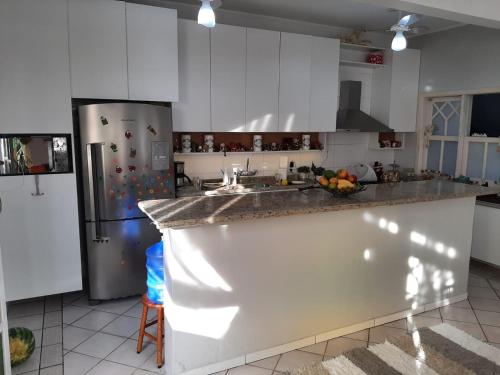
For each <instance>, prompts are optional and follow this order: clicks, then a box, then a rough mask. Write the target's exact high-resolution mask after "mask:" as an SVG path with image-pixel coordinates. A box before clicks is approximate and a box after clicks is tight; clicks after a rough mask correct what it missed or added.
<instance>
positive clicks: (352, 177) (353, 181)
mask: <svg viewBox="0 0 500 375" xmlns="http://www.w3.org/2000/svg"><path fill="white" fill-rule="evenodd" d="M347 179H348V180H349V182H350V183H352V184H354V185H356V183H357V182H358V176H356V175H353V174H352V175H350V176H349V177H348V178H347Z"/></svg>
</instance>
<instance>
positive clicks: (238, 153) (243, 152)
mask: <svg viewBox="0 0 500 375" xmlns="http://www.w3.org/2000/svg"><path fill="white" fill-rule="evenodd" d="M319 152H326V150H307V151H306V150H290V151H259V152H255V151H242V152H226V154H227V155H261V154H265V155H274V154H287V153H288V154H290V153H319ZM174 155H183V156H184V155H185V156H202V155H207V156H224V153H223V152H187V153H183V152H174Z"/></svg>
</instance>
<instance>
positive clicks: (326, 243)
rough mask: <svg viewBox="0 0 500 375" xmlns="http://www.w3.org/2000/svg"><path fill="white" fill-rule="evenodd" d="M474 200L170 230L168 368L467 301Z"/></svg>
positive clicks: (255, 354) (270, 350)
mask: <svg viewBox="0 0 500 375" xmlns="http://www.w3.org/2000/svg"><path fill="white" fill-rule="evenodd" d="M474 202H475V197H468V198H457V199H446V200H439V201H432V202H422V203H412V204H401V205H394V206H383V207H374V208H365V209H363V208H362V209H352V210H344V211H333V212H324V213H312V214H307V215H297V216H281V217H271V218H263V219H257V220H252V221H233V222H230V223H228V224H222V225H220V224H213V225H201V226H196V227H188V228H182V229H164V230H163V235H164V244H165V245H164V246H165V262H166V265H167V268H168V272H167V275H166V288H167V292H166V301H165V316H166V321H165V323H166V324H165V326H166V332H165V354H166V358H165V366H166V373H167V374H168V375H177V374H210V373H214V372H217V371H221V370H224V369H227V368H231V367H235V366H239V365H243V364H245V363H250V362H253V361H257V360H260V359H262V358H266V357H269V356H273V355H276V354H279V353H284V352H287V351H290V350H293V349H297V348H300V347H304V346H307V345H311V344H314V343H316V342H321V341H325V340H328V339H331V338H334V337H338V336H342V335H345V334H349V333H352V332H355V331H359V330H362V329H366V328H369V327H373V326H376V325H380V324H385V323H387V322H389V321H393V320H397V319H401V318H404V317H406V316H408V315H412V314H416V313H420V312H423V311H425V310H429V309H434V308H436V307H439V306H442V305H446V304H449V303H452V302H457V301H460V300H463V299H465V298H466V297H467V294H466V293H467V278H468V273H469V272H468V267H469V257H470V249H471V237H472V227H473V217H474Z"/></svg>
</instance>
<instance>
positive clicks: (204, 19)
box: [198, 0, 215, 27]
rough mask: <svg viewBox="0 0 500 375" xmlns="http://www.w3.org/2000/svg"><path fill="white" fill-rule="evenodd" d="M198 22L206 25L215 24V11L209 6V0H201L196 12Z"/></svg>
mask: <svg viewBox="0 0 500 375" xmlns="http://www.w3.org/2000/svg"><path fill="white" fill-rule="evenodd" d="M198 24H199V25H203V26H206V27H214V26H215V13H214V11H213V9H212V7H211V6H210V0H203V1H202V2H201V8H200V11H199V12H198Z"/></svg>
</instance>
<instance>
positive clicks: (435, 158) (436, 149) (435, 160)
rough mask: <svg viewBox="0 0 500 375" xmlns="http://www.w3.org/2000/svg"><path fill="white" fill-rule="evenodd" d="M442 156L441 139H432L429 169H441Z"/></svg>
mask: <svg viewBox="0 0 500 375" xmlns="http://www.w3.org/2000/svg"><path fill="white" fill-rule="evenodd" d="M440 157H441V141H431V143H430V145H429V152H428V153H427V169H430V170H433V171H437V170H439V158H440Z"/></svg>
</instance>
